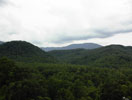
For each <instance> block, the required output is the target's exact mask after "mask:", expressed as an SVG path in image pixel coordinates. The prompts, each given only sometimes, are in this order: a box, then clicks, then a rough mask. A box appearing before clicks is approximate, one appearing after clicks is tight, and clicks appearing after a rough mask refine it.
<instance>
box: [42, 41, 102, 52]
mask: <svg viewBox="0 0 132 100" xmlns="http://www.w3.org/2000/svg"><path fill="white" fill-rule="evenodd" d="M99 47H102V46H101V45H99V44H95V43H83V44H71V45H68V46H65V47H43V48H42V49H43V50H45V51H52V50H70V49H79V48H81V49H95V48H99Z"/></svg>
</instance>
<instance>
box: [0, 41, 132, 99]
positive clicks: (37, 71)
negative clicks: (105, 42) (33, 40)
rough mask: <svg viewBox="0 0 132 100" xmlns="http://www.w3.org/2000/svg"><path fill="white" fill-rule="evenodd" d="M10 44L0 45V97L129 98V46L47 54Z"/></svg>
mask: <svg viewBox="0 0 132 100" xmlns="http://www.w3.org/2000/svg"><path fill="white" fill-rule="evenodd" d="M7 44H8V45H7ZM10 44H12V42H11V43H4V44H2V45H1V46H0V57H1V58H0V100H123V99H124V100H127V99H129V100H132V67H131V65H132V59H131V58H132V56H131V55H132V53H131V51H132V47H124V46H107V47H102V48H98V49H94V50H85V49H76V50H64V51H63V50H62V51H51V52H48V53H47V52H43V51H42V50H40V49H39V48H38V47H35V46H33V45H32V44H28V43H26V42H22V41H19V43H18V44H16V42H13V44H14V45H10ZM27 44H28V45H29V46H27ZM22 45H24V46H23V47H21V46H22ZM25 46H27V47H25ZM13 47H15V48H17V49H13ZM31 49H32V50H31ZM30 50H31V52H29V51H30ZM37 51H38V52H39V53H37ZM53 53H54V54H53ZM16 55H17V56H16ZM32 55H34V56H35V57H34V56H32ZM3 56H5V57H3ZM37 56H38V59H36V58H37ZM53 56H54V57H53ZM15 57H16V58H15ZM20 57H22V58H21V59H19V58H20ZM25 58H26V59H25ZM29 58H32V60H31V61H28V60H30V59H29ZM40 58H41V59H42V58H44V59H47V58H48V60H44V59H42V60H40V61H39V59H40ZM11 59H12V60H11ZM52 60H53V61H52ZM69 61H71V62H69ZM75 61H76V63H75Z"/></svg>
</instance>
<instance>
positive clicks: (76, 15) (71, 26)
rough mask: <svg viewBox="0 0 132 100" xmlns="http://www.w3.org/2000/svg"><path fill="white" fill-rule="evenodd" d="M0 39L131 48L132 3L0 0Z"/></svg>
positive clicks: (115, 0) (112, 0)
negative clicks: (85, 43) (126, 46)
mask: <svg viewBox="0 0 132 100" xmlns="http://www.w3.org/2000/svg"><path fill="white" fill-rule="evenodd" d="M0 40H1V41H10V40H25V41H28V42H31V43H34V44H35V45H38V46H43V47H45V46H63V45H67V44H70V43H84V42H94V43H98V44H102V45H109V44H123V45H132V0H0Z"/></svg>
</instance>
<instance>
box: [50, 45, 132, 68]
mask: <svg viewBox="0 0 132 100" xmlns="http://www.w3.org/2000/svg"><path fill="white" fill-rule="evenodd" d="M49 53H50V54H51V55H53V56H54V57H56V58H57V59H58V60H59V61H60V62H64V63H70V64H80V65H91V66H102V67H118V66H124V65H125V66H131V65H132V47H125V46H122V45H110V46H105V47H101V48H97V49H93V50H87V49H74V50H55V51H50V52H49Z"/></svg>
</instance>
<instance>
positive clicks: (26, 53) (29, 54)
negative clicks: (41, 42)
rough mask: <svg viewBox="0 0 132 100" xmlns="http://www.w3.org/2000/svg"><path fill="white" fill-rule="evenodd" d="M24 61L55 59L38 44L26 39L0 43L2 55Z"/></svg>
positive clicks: (52, 60) (51, 60) (0, 53)
mask: <svg viewBox="0 0 132 100" xmlns="http://www.w3.org/2000/svg"><path fill="white" fill-rule="evenodd" d="M3 56H4V57H8V58H10V59H14V60H17V61H24V62H34V61H35V62H54V61H55V59H54V58H53V57H52V56H50V55H49V54H48V53H46V52H44V51H43V50H41V49H40V48H38V47H37V46H34V45H32V44H30V43H28V42H25V41H11V42H6V43H4V44H2V45H0V57H3Z"/></svg>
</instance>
